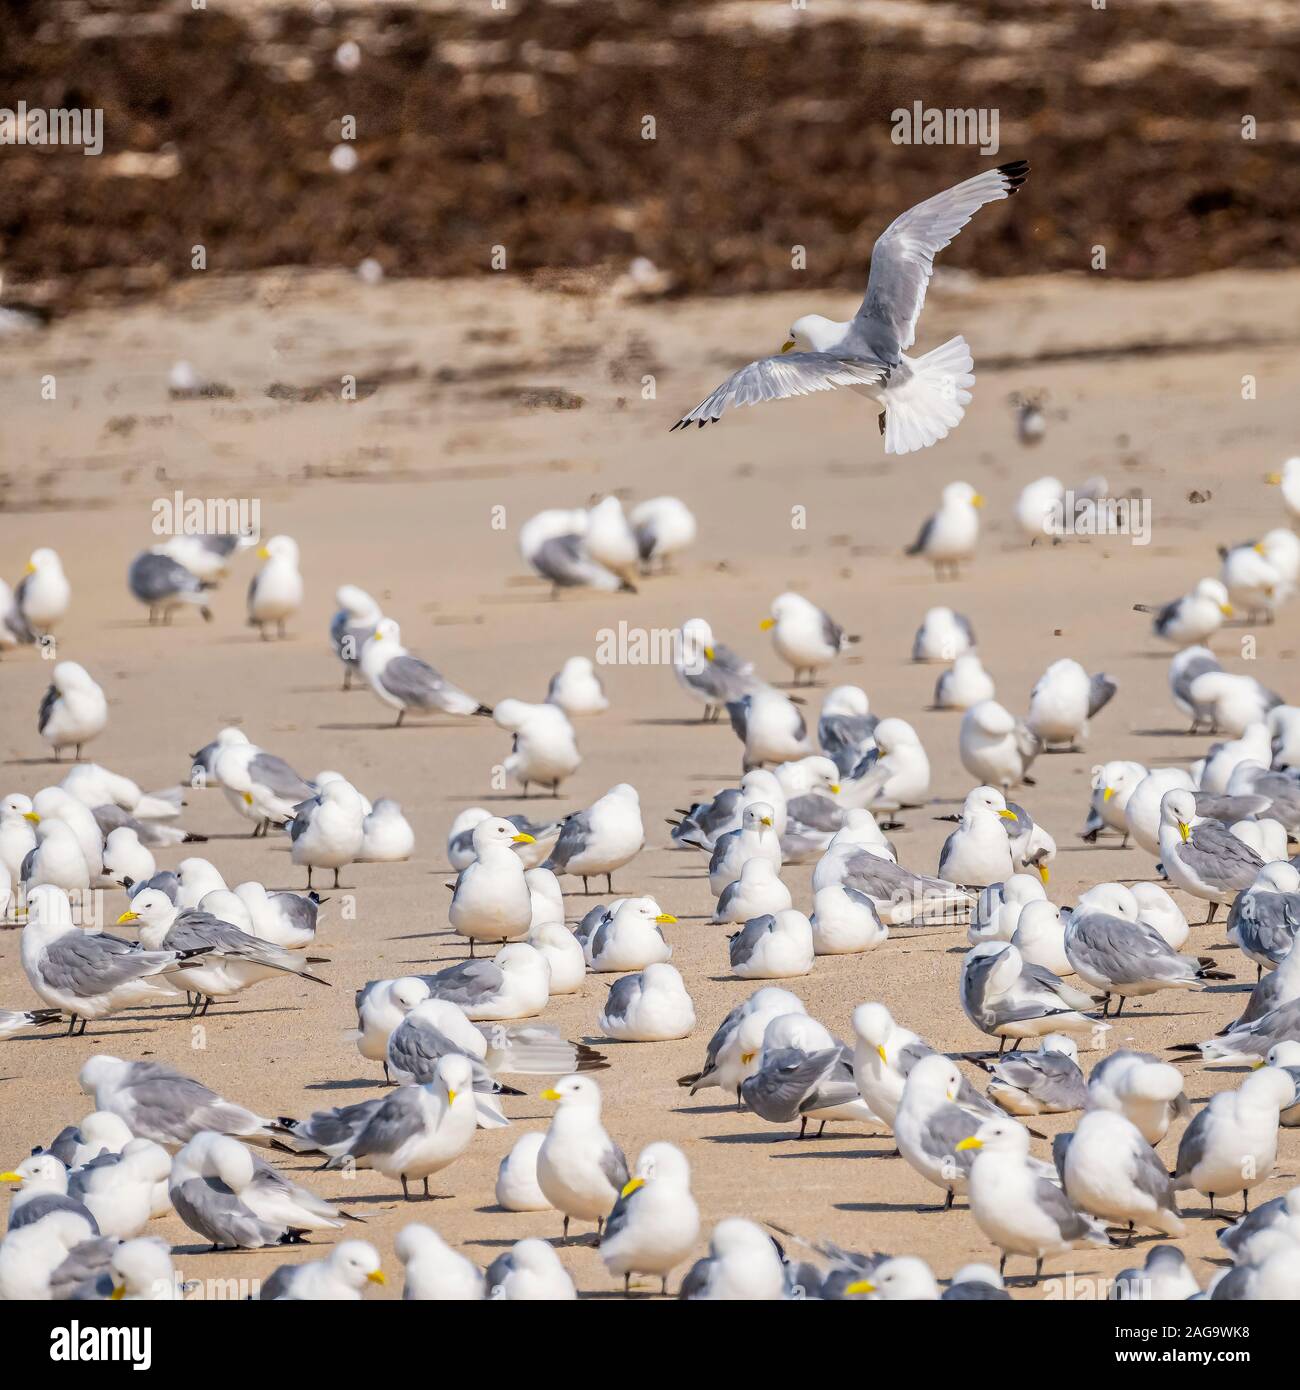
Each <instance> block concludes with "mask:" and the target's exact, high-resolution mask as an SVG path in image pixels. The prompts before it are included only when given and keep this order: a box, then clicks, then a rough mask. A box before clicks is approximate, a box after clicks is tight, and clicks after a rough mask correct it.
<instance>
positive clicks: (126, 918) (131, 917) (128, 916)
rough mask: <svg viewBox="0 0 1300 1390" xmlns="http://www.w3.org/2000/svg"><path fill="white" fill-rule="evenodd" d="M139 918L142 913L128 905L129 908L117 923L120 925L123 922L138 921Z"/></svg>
mask: <svg viewBox="0 0 1300 1390" xmlns="http://www.w3.org/2000/svg"><path fill="white" fill-rule="evenodd" d="M139 920H140V914H139V913H138V912H132V911H131V909H130V908H129V907H128V908H127V910H126V911H125V912H124V913H123V914H122V915H121V916H120V917H119V918H118V919H117V925H118V926H119V927H120V926H121V925H122V924H123V922H138V921H139Z"/></svg>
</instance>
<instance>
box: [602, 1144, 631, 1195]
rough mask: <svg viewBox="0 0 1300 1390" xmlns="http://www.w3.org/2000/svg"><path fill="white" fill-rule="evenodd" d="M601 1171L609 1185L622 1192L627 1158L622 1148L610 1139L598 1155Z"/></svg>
mask: <svg viewBox="0 0 1300 1390" xmlns="http://www.w3.org/2000/svg"><path fill="white" fill-rule="evenodd" d="M600 1167H601V1171H602V1172H603V1173H604V1174H605V1176H606V1178H608V1179H609V1185H610V1186H611V1187H612V1188H613V1189H614V1191H615V1192H622V1191H623V1189H624V1188H625V1187H626V1186H627V1180H628V1176H629V1174H628V1170H627V1159H626V1157H625V1156H624V1154H623V1150H622V1149H620V1148H619V1146H618V1145H617V1144H616V1143H615V1142H614V1141H613V1140H612V1139H611V1140H610V1141H609V1143H608V1145H607V1146H606V1148H605V1151H604V1153H602V1154H601V1156H600Z"/></svg>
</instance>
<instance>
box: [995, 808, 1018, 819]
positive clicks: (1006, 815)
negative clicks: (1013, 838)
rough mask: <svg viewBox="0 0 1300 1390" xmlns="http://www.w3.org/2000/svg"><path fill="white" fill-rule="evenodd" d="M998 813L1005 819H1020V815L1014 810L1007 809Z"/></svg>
mask: <svg viewBox="0 0 1300 1390" xmlns="http://www.w3.org/2000/svg"><path fill="white" fill-rule="evenodd" d="M998 815H1000V816H1001V817H1002V819H1003V820H1018V819H1019V817H1018V816H1017V815H1016V813H1015V812H1014V811H1005V810H1004V811H999V812H998Z"/></svg>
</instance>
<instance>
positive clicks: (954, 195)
mask: <svg viewBox="0 0 1300 1390" xmlns="http://www.w3.org/2000/svg"><path fill="white" fill-rule="evenodd" d="M1028 174H1029V165H1028V164H1027V163H1026V162H1025V161H1024V160H1017V161H1016V162H1015V163H1012V164H1002V165H999V166H998V167H997V168H996V169H989V170H987V171H986V172H984V173H982V174H977V175H976V176H975V177H974V178H972V179H967V180H966V181H965V182H964V183H959V184H957V185H956V187H955V188H949V189H947V190H946V191H945V192H943V193H939V194H937V195H936V196H935V197H933V198H928V199H926V201H925V202H923V203H918V204H917V205H916V206H915V207H914V208H910V209H909V210H908V211H907V212H905V213H903V214H902V216H900V217H896V218H895V219H894V220H893V222H891V223H890V224H889V226H888V227H887V228H886V229H885V231H884V232H883V233H882V235H881V236H880V238H879V240H878V241H877V242H876V244H875V247H874V248H873V250H872V253H871V274H870V277H869V278H868V280H867V293H866V297H865V298H864V299H863V301H862V305H861V307H860V308H859V309H858V312H857V313H856V314H855V315H854V317H853V318H852V319H851V320H849V322H847V323H835V322H834V321H832V320H831V319H827V318H823V317H822V315H820V314H804V315H803V316H802V317H801V318H798V319H796V320H795V322H794V324H793V326H792V327H791V329H790V337H789V339H788V341H787V342H786V343H785V345H784V346H783V347H782V349H781V353H780V355H779V356H776V357H761V358H759V360H758V361H757V362H751V363H750V364H749V365H748V366H747V367H742V368H741V369H740V371H738V372H736V373H735V375H733V376H731V377H728V378H727V380H726V381H724V382H723V383H722V385H721V386H719V387H718V389H717V390H716V391H714V393H713V394H712V395H711V396H709V398H708V399H707V400H705V401H703V402H702V403H701V404H700V405H697V406H696V407H695V409H694V410H692V411H689V412H688V413H687V414H686V415H684V416H682V418H681V419H680V420H679V421H678V422H677V424H676V425H674V426H673V429H680V428H682V427H683V426H686V425H689V424H690V423H691V422H692V421H694V422H695V423H696V424H698V425H706V424H708V423H709V422H710V421H716V420H718V419H720V418H721V416H722V412H723V411H724V410H725V409H726V408H727V407H728V406H729V405H735V406H742V405H753V404H755V403H756V402H758V401H770V400H779V399H781V398H783V397H786V396H806V395H807V394H808V393H809V392H810V391H830V390H833V389H834V388H835V387H836V386H851V387H853V388H855V389H856V390H858V391H859V392H861V393H864V394H866V395H868V396H870V397H871V398H872V399H873V400H876V401H878V402H879V403H880V405H881V407H882V409H881V414H880V432H881V433H882V434H883V435H884V436H885V452H886V453H887V454H910V453H912V452H913V451H914V450H917V449H924V448H926V447H927V446H929V445H931V444H933V443H935V441H936V440H939V439H943V438H945V437H946V435H947V434H948V431H949V430H951V429H955V428H956V426H957V425H958V424H959V423H960V422H961V418H962V416H963V415H964V414H965V407H966V406H967V405H968V404H969V403H970V399H971V397H970V392H969V391H968V390H967V389H966V388H967V387H969V386H972V385H974V382H975V378H974V377H973V376H972V375H971V367H972V365H973V364H972V362H971V355H970V349H969V348H968V347H967V345H966V340H965V339H964V338H961V337H957V338H950V339H949V340H948V342H946V343H943V344H942V345H941V346H939V347H937V348H935V349H934V350H933V351H931V352H928V353H926V354H925V356H924V357H916V358H912V357H908V356H907V355H906V349H908V348H910V347H911V346H912V344H913V343H914V342H915V341H916V321H917V319H918V318H920V316H921V308H922V306H923V305H924V303H925V291H926V288H927V286H928V285H929V283H930V275H931V273H932V272H933V270H934V258H935V255H936V254H937V253H938V252H940V251H942V250H943V249H944V247H945V246H947V245H949V243H950V242H951V241H952V239H953V237H955V236H956V235H957V233H958V232H959V231H961V229H962V228H963V227H964V226H965V225H966V224H967V222H969V221H970V219H971V217H972V216H973V215H974V214H975V213H976V212H977V211H978V210H979V209H980V208H982V207H983V206H984V204H985V203H993V202H998V201H999V200H1001V199H1003V198H1009V197H1010V196H1011V195H1012V194H1013V193H1015V192H1016V190H1017V189H1018V188H1019V187H1020V185H1021V184H1022V183H1024V181H1025V179H1026V177H1027V176H1028ZM796 348H797V349H798V350H797V351H792V349H796Z"/></svg>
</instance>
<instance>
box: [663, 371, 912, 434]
mask: <svg viewBox="0 0 1300 1390" xmlns="http://www.w3.org/2000/svg"><path fill="white" fill-rule="evenodd" d="M886 374H887V369H886V368H885V366H884V365H883V364H882V363H879V362H874V361H871V360H870V359H869V358H866V357H841V356H837V355H836V354H834V353H829V352H786V353H782V354H781V356H779V357H760V358H759V359H758V361H757V362H751V363H750V364H749V366H748V367H742V368H741V369H740V370H739V371H738V372H737V373H736V374H735V375H734V376H729V377H728V378H727V379H726V381H724V382H723V383H722V385H721V386H719V387H718V389H717V390H716V391H715V392H714V393H713V394H712V395H711V396H710V397H709V398H708V400H706V401H702V402H701V403H700V404H699V405H697V406H696V407H695V409H694V410H692V411H689V412H688V413H687V414H685V415H683V416H682V418H681V419H680V420H678V422H677V423H676V424H675V425H674V426H673V429H675V430H680V429H683V428H685V426H687V425H689V424H690V423H691V422H692V421H694V422H695V423H696V424H697V425H701V426H703V425H707V424H709V422H710V421H716V420H718V419H719V418H720V417H721V415H722V412H723V411H724V410H726V408H727V407H728V406H729V405H730V406H742V405H756V404H757V403H758V402H759V401H777V400H784V399H785V397H787V396H806V395H808V394H809V393H810V392H813V391H833V390H834V389H835V387H837V386H871V385H872V384H874V383H875V382H877V381H880V380H881V378H882V377H884V376H885V375H886ZM670 433H671V431H670Z"/></svg>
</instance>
